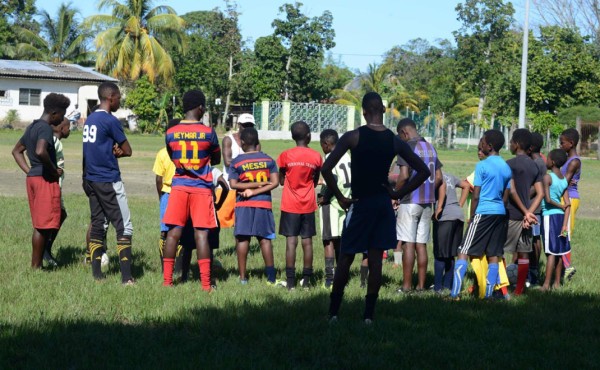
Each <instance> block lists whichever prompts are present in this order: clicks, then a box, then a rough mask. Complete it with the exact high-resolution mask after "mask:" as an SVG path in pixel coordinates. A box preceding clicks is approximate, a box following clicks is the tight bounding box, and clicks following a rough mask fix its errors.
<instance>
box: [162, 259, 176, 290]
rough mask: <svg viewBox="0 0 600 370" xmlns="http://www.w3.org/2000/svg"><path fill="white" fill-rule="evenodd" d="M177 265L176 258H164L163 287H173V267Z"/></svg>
mask: <svg viewBox="0 0 600 370" xmlns="http://www.w3.org/2000/svg"><path fill="white" fill-rule="evenodd" d="M174 265H175V258H163V285H164V286H172V285H173V266H174Z"/></svg>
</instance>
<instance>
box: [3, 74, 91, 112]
mask: <svg viewBox="0 0 600 370" xmlns="http://www.w3.org/2000/svg"><path fill="white" fill-rule="evenodd" d="M81 85H82V83H81V82H71V81H47V80H46V81H45V80H29V79H17V78H0V90H5V91H6V97H5V98H0V120H1V119H3V118H4V117H5V116H6V113H7V112H8V111H9V110H11V109H16V110H17V111H18V112H19V119H20V121H21V122H23V123H29V122H31V121H33V120H34V119H37V118H39V117H40V116H41V115H42V113H43V112H44V105H43V101H44V98H45V97H46V96H47V95H48V94H50V93H59V94H63V95H65V96H66V97H68V98H69V99H71V105H70V106H69V108H68V109H67V114H68V113H69V112H71V111H72V110H73V109H75V104H77V103H78V102H79V100H80V99H79V94H78V93H79V88H80V86H81ZM19 89H40V90H42V94H41V96H40V105H38V106H32V105H19ZM96 89H97V87H96ZM96 95H97V93H96ZM80 107H81V105H80Z"/></svg>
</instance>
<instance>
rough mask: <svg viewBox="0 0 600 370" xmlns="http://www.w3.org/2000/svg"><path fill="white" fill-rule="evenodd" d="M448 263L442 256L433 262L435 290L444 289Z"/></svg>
mask: <svg viewBox="0 0 600 370" xmlns="http://www.w3.org/2000/svg"><path fill="white" fill-rule="evenodd" d="M445 267H446V264H445V263H444V260H443V259H441V258H439V259H438V258H436V259H435V261H434V262H433V290H435V291H436V292H437V291H440V290H442V280H443V279H444V269H445Z"/></svg>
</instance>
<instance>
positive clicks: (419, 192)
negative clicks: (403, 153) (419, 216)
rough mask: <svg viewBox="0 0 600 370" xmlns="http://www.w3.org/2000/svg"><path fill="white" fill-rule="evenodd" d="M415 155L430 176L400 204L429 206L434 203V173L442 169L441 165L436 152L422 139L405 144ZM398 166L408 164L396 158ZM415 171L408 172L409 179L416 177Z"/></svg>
mask: <svg viewBox="0 0 600 370" xmlns="http://www.w3.org/2000/svg"><path fill="white" fill-rule="evenodd" d="M407 144H408V145H409V146H410V148H411V149H412V150H413V151H414V152H415V154H416V155H417V156H418V157H419V158H421V160H422V161H423V162H425V164H426V165H427V167H428V168H429V171H430V172H431V175H430V176H429V178H427V180H425V182H423V184H421V186H419V187H418V188H417V189H415V190H413V192H412V193H410V194H408V195H406V196H405V197H404V198H402V200H401V201H400V203H401V204H431V203H434V202H435V171H436V170H438V169H441V168H442V163H441V162H440V160H439V159H438V156H437V152H436V150H435V148H434V147H433V145H431V144H430V143H428V142H427V141H425V139H423V138H422V137H417V138H414V139H411V140H409V141H408V142H407ZM398 166H400V167H402V166H408V163H406V161H405V160H404V159H403V158H401V157H398ZM416 173H417V172H416V171H415V170H412V169H411V171H410V178H413V177H414V176H415V175H416Z"/></svg>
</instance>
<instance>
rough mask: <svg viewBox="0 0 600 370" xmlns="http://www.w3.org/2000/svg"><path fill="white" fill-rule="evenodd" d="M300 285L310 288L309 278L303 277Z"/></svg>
mask: <svg viewBox="0 0 600 370" xmlns="http://www.w3.org/2000/svg"><path fill="white" fill-rule="evenodd" d="M300 286H301V287H302V288H303V289H308V288H310V282H309V281H308V279H304V278H302V280H300Z"/></svg>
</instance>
